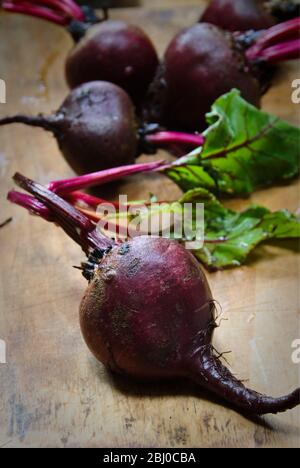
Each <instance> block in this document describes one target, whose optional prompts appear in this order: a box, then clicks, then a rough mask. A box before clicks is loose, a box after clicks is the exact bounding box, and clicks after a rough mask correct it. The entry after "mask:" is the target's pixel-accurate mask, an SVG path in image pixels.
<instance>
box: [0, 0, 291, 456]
mask: <svg viewBox="0 0 300 468" xmlns="http://www.w3.org/2000/svg"><path fill="white" fill-rule="evenodd" d="M199 3H201V2H199V1H198V2H196V1H195V4H198V5H199ZM199 9H200V8H199V6H198V7H176V8H165V9H163V10H158V9H153V10H150V9H149V10H144V9H139V10H122V11H121V10H120V11H118V10H116V11H114V13H113V15H114V16H115V17H118V18H124V19H126V20H130V21H131V22H133V23H138V24H139V25H141V26H142V27H144V28H145V30H146V31H148V32H149V33H150V34H151V36H152V38H153V40H154V41H155V43H156V45H157V46H158V48H159V50H160V52H161V53H162V52H163V50H164V48H165V46H166V45H167V43H168V42H169V40H170V39H171V38H172V36H173V35H174V33H175V32H177V31H178V30H179V29H181V28H182V27H184V26H188V25H190V24H192V23H193V22H194V21H195V20H196V19H197V18H198V16H199ZM71 45H72V43H71V40H70V38H69V37H68V35H67V34H66V33H65V32H64V31H63V30H61V29H60V28H59V27H55V26H51V25H48V24H46V23H44V22H41V21H36V20H32V19H29V18H24V17H17V16H9V15H4V14H1V15H0V77H1V78H2V79H5V80H6V83H7V104H6V105H0V114H1V115H5V114H12V113H15V112H17V111H22V112H31V113H37V112H40V111H43V112H48V111H50V110H53V109H55V108H57V107H58V105H59V104H60V102H61V101H62V99H63V97H64V96H65V95H66V93H67V88H66V85H65V83H64V76H63V63H64V60H65V57H66V54H67V52H68V50H69V49H70V47H71ZM297 77H299V70H298V66H297V64H296V65H295V64H294V65H291V64H287V65H286V66H285V67H284V68H283V71H282V74H281V76H280V77H279V78H278V79H277V82H276V83H275V85H274V87H273V88H272V90H271V91H270V92H269V93H268V95H267V96H266V97H265V99H264V107H265V109H267V110H269V111H272V112H274V113H275V114H277V115H279V116H280V117H284V118H286V119H288V120H289V121H290V122H293V123H297V122H298V118H299V115H298V113H299V107H297V106H296V105H294V104H292V102H291V81H292V79H294V78H297ZM17 170H18V171H21V172H23V173H25V174H26V175H28V176H30V177H32V178H34V179H36V180H38V181H40V182H42V183H46V182H48V181H49V180H53V179H56V178H62V177H66V176H69V175H71V171H70V169H69V168H68V167H67V165H66V163H65V162H64V160H63V159H62V157H61V156H60V154H59V151H58V149H57V146H56V143H55V141H54V139H53V138H52V137H51V135H49V134H46V133H45V132H43V131H41V130H38V129H29V128H24V127H21V126H14V127H10V128H2V129H1V131H0V176H1V186H0V222H1V221H2V220H4V219H6V218H7V217H9V216H13V223H12V224H11V225H9V226H6V228H4V229H1V230H0V246H1V267H0V339H2V340H5V341H6V344H7V364H0V447H1V446H2V447H13V446H18V447H111V446H120V447H164V446H167V447H193V446H195V447H288V446H291V447H297V446H299V445H300V424H299V419H300V411H299V409H296V410H293V411H290V412H287V413H285V414H282V415H278V416H267V417H265V418H262V419H248V418H246V417H244V416H242V415H240V414H238V413H236V412H235V411H233V410H231V409H228V408H225V407H223V406H222V404H220V402H217V401H215V400H209V399H208V396H207V395H204V394H202V392H201V390H198V389H196V388H195V387H192V386H190V385H189V384H188V383H186V384H177V385H174V384H153V385H143V384H133V383H132V382H130V381H129V380H127V379H115V378H112V377H111V376H110V375H109V374H107V373H106V371H105V370H104V368H103V367H102V366H101V365H99V364H97V363H96V362H95V360H94V359H93V357H92V356H91V355H90V353H89V351H88V350H87V348H86V346H85V344H84V342H83V340H82V338H81V335H80V331H79V326H78V304H79V301H80V299H81V297H82V294H83V291H84V288H85V286H86V284H85V281H84V280H83V278H82V277H81V276H80V275H79V274H78V273H76V271H74V270H73V268H72V265H78V264H79V263H80V261H81V260H82V254H81V252H80V250H79V249H78V248H77V247H76V246H75V245H72V243H71V242H69V241H68V239H67V238H66V237H65V235H64V233H63V232H62V231H60V230H59V229H57V228H55V227H54V226H52V225H47V224H46V223H45V222H43V221H41V220H39V219H35V218H33V217H30V216H28V214H27V213H26V212H25V211H23V210H21V209H20V208H18V207H13V206H11V205H10V204H9V203H8V202H6V200H5V197H6V193H7V191H8V190H9V189H10V188H11V187H12V185H13V184H12V182H11V176H12V175H13V173H14V172H15V171H17ZM150 191H151V192H153V193H158V194H159V195H160V196H162V197H163V198H165V199H166V198H172V199H174V198H175V197H176V196H177V195H178V194H179V190H178V189H177V188H176V187H175V185H174V184H173V183H172V182H169V181H168V180H166V179H165V178H163V177H162V176H157V177H149V176H148V177H144V178H143V177H137V178H134V179H131V180H130V181H127V182H126V183H124V184H123V185H122V186H121V187H120V192H121V193H124V192H125V193H128V195H129V197H130V198H135V199H136V198H143V197H145V196H147V195H148V193H149V192H150ZM250 201H253V202H259V203H263V204H265V205H266V206H267V207H269V208H271V209H279V208H288V209H290V210H297V209H298V205H299V191H298V185H297V183H292V184H290V185H287V186H283V187H280V188H272V189H269V190H264V191H260V192H257V193H256V194H255V195H254V196H253V197H252V198H251V200H247V201H245V200H242V201H234V202H230V203H229V204H230V206H234V207H235V208H242V207H245V206H246V205H248V203H250ZM209 280H210V283H211V286H212V289H213V294H214V297H215V298H216V299H217V300H218V301H219V302H220V303H221V304H222V307H223V317H224V318H226V319H227V321H223V322H222V326H221V327H220V328H219V329H218V330H217V332H216V335H215V346H216V348H217V349H218V350H220V351H227V350H231V351H232V354H231V355H230V356H229V359H230V364H231V368H232V369H233V370H234V372H235V373H236V374H237V375H238V376H239V377H240V378H242V379H249V385H251V386H252V387H253V388H255V389H257V390H258V391H261V392H267V393H269V394H274V395H280V394H283V393H286V392H288V391H290V390H292V389H293V388H295V387H296V386H298V385H299V365H295V364H293V363H292V360H291V354H292V349H291V344H292V341H293V340H295V339H296V338H299V337H300V330H299V315H298V310H299V255H298V248H297V245H295V243H293V244H291V243H281V244H280V245H279V244H272V245H263V246H261V247H259V248H258V249H257V250H256V251H255V253H254V254H253V255H252V256H251V258H250V259H249V262H248V263H247V265H246V266H244V267H242V268H239V269H236V270H231V271H226V272H220V273H216V274H211V275H209Z"/></svg>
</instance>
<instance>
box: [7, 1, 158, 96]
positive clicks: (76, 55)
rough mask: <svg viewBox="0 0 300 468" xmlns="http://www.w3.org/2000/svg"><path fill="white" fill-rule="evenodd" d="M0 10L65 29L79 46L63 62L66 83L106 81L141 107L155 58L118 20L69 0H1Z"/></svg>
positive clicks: (143, 39) (139, 35) (136, 31)
mask: <svg viewBox="0 0 300 468" xmlns="http://www.w3.org/2000/svg"><path fill="white" fill-rule="evenodd" d="M0 4H1V6H0V8H2V9H4V10H6V11H10V12H19V13H23V14H27V15H30V16H37V17H40V18H44V19H46V20H48V21H50V22H53V23H56V24H60V25H62V26H66V27H67V29H68V31H69V32H70V33H71V35H72V37H73V38H74V40H75V42H77V45H75V47H74V49H73V50H72V51H71V52H70V55H69V57H68V59H67V62H66V77H67V81H68V84H69V85H70V87H71V88H74V87H76V86H78V85H80V84H82V83H86V82H89V81H97V80H100V81H110V82H111V83H114V84H116V85H118V86H120V87H121V88H123V89H124V90H125V91H127V93H128V94H129V95H130V97H131V98H132V99H133V101H134V102H135V104H139V103H140V101H141V100H142V98H143V97H144V95H145V93H146V91H147V89H148V87H149V84H150V83H151V81H152V79H153V77H154V74H155V71H156V68H157V66H158V57H157V53H156V51H155V48H154V46H153V44H152V42H151V41H150V39H149V38H148V36H147V35H146V34H145V33H144V32H143V31H142V30H141V29H140V28H138V27H136V26H133V25H129V24H127V23H125V22H122V21H110V20H109V21H108V20H105V21H103V19H100V18H98V17H97V16H96V15H95V13H94V12H93V11H92V10H91V9H90V8H86V7H83V8H82V9H81V8H80V7H78V5H76V4H75V2H74V1H73V0H59V1H57V0H31V1H30V3H29V2H26V1H24V0H7V1H6V0H4V1H2V2H0Z"/></svg>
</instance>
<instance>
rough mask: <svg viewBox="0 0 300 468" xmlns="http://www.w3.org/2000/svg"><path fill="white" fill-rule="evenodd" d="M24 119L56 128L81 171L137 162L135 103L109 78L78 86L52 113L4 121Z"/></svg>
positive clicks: (71, 160)
mask: <svg viewBox="0 0 300 468" xmlns="http://www.w3.org/2000/svg"><path fill="white" fill-rule="evenodd" d="M11 123H23V124H26V125H31V126H35V127H42V128H44V129H45V130H48V131H50V132H52V133H53V134H54V136H55V138H56V139H57V142H58V145H59V147H60V149H61V151H62V153H63V155H64V157H65V158H66V160H67V161H68V163H69V164H70V166H71V167H72V168H73V169H74V170H75V171H76V172H77V173H79V174H83V173H87V172H94V171H96V170H99V168H100V169H101V168H103V169H105V168H110V167H113V166H119V165H124V164H130V163H132V162H134V159H135V157H136V154H137V145H138V135H137V125H136V121H135V114H134V107H133V105H132V103H131V101H130V98H129V97H128V95H127V94H126V93H125V91H123V90H122V89H121V88H119V87H118V86H116V85H114V84H112V83H107V82H101V81H98V82H91V83H85V84H83V85H82V86H80V87H78V88H76V89H74V90H73V91H72V92H71V94H70V95H69V96H68V97H67V99H66V100H65V101H64V102H63V104H62V106H61V107H60V108H59V110H58V111H57V112H56V113H55V114H53V115H50V116H43V115H39V116H37V117H31V116H23V115H17V116H14V117H7V118H4V119H2V120H0V125H7V124H11Z"/></svg>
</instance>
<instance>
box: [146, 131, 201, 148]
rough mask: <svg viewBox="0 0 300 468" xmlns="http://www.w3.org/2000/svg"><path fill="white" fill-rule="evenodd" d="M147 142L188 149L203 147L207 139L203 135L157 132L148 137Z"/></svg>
mask: <svg viewBox="0 0 300 468" xmlns="http://www.w3.org/2000/svg"><path fill="white" fill-rule="evenodd" d="M145 138H146V140H147V141H148V142H149V143H151V144H153V145H155V146H159V147H160V146H168V145H173V144H175V145H178V144H179V145H182V146H183V147H188V148H192V149H194V148H198V147H199V146H203V144H204V142H205V138H204V137H203V136H202V135H197V134H189V133H181V132H157V133H154V134H152V135H151V134H150V135H147V136H146V137H145Z"/></svg>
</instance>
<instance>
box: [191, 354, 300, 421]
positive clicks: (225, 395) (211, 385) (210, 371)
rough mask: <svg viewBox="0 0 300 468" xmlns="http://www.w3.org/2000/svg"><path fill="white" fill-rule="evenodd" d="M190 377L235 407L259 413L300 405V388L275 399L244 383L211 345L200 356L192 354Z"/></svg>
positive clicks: (279, 410) (285, 409) (280, 410)
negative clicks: (227, 366) (229, 368)
mask: <svg viewBox="0 0 300 468" xmlns="http://www.w3.org/2000/svg"><path fill="white" fill-rule="evenodd" d="M190 376H191V378H192V380H194V381H195V382H196V383H198V384H200V386H202V387H204V388H206V389H208V390H209V391H211V392H213V393H215V394H216V395H218V396H219V397H221V398H222V399H224V400H226V401H227V402H228V403H230V404H231V405H232V406H234V407H238V408H240V409H241V410H243V411H245V412H247V413H251V414H257V415H263V414H268V413H273V414H276V413H281V412H284V411H287V410H289V409H293V408H295V407H296V406H298V405H299V404H300V389H299V388H298V389H296V390H295V391H294V392H293V393H290V394H289V395H286V396H284V397H280V398H272V397H269V396H265V395H262V394H260V393H257V392H255V391H254V390H250V389H248V388H246V387H245V386H244V384H243V383H242V382H240V381H239V380H238V379H237V378H236V377H234V376H233V375H232V374H231V372H230V371H229V370H228V369H227V368H226V367H225V366H224V365H223V364H222V363H221V361H220V360H219V359H218V358H217V357H216V356H214V352H213V348H212V346H211V345H208V346H205V347H203V348H202V349H201V350H200V351H199V355H198V356H193V358H192V364H191V375H190Z"/></svg>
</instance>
